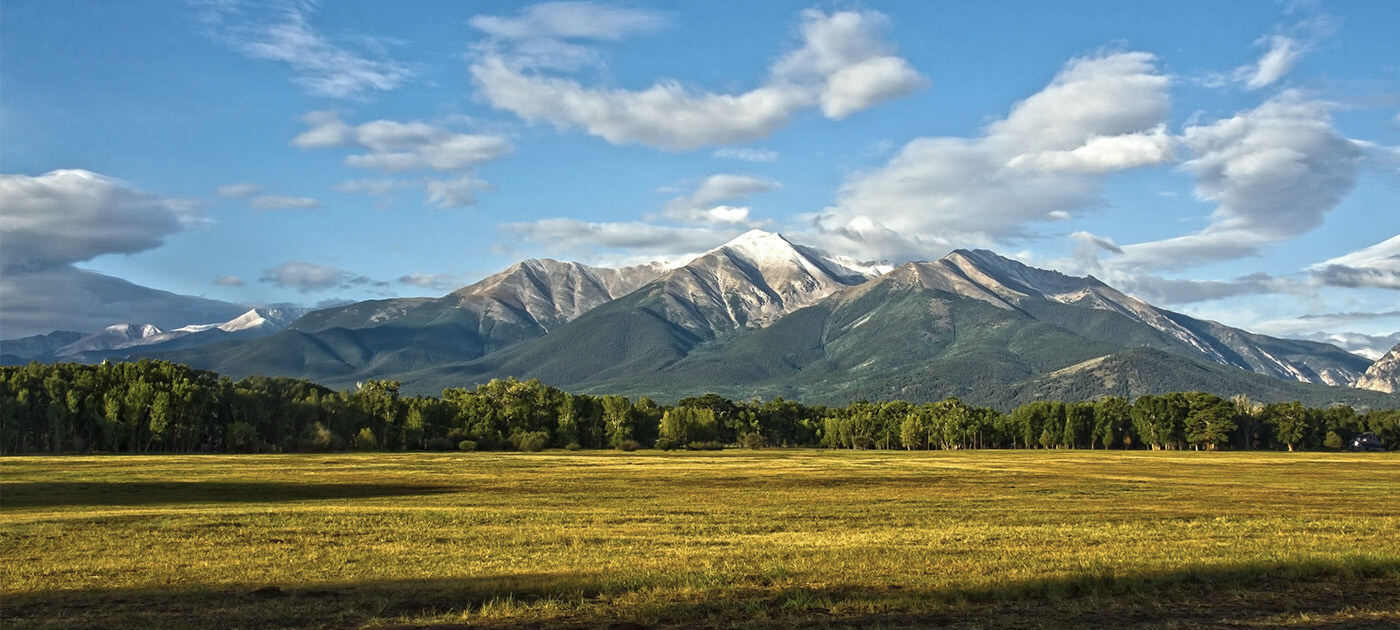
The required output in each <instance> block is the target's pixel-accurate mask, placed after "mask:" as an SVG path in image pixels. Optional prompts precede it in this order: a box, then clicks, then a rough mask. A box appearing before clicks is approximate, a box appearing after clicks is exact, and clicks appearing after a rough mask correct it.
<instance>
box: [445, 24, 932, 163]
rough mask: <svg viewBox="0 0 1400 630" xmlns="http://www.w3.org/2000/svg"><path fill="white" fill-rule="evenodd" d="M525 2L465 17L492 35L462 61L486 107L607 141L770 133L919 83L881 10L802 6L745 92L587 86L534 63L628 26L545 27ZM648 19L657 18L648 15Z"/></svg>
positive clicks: (550, 63)
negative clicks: (776, 53) (772, 58)
mask: <svg viewBox="0 0 1400 630" xmlns="http://www.w3.org/2000/svg"><path fill="white" fill-rule="evenodd" d="M571 6H574V7H578V6H581V5H571ZM587 6H589V7H592V8H593V9H596V8H597V6H596V5H587ZM533 10H535V9H530V10H527V15H526V16H525V17H522V18H519V19H517V20H514V21H512V20H509V19H506V20H504V21H502V19H500V18H478V19H477V20H474V21H473V24H474V25H476V26H477V27H478V28H481V29H482V30H484V31H485V32H487V34H488V35H490V37H489V38H488V39H487V41H485V42H483V43H482V44H481V45H479V46H478V47H477V58H476V59H475V61H473V63H472V64H471V66H470V72H471V75H472V78H473V81H474V82H475V84H476V86H477V88H478V89H479V90H480V92H481V94H482V95H483V96H484V97H485V98H486V100H487V102H489V103H490V104H491V105H492V106H493V107H496V108H498V109H502V110H506V111H509V112H512V113H514V114H515V115H517V116H519V117H521V118H523V119H525V120H527V121H531V122H546V123H550V124H552V125H554V126H556V127H558V128H560V129H566V128H573V127H577V128H581V129H583V130H584V131H585V132H587V133H589V134H591V135H594V136H598V137H601V138H603V139H605V140H607V141H608V142H611V143H613V144H643V145H647V146H651V147H655V148H660V149H666V150H673V151H686V150H692V149H696V148H699V147H702V146H707V145H724V144H737V143H741V142H746V141H749V140H753V139H757V138H762V137H766V136H768V135H770V134H772V133H773V132H774V131H776V130H777V129H778V128H780V127H782V126H784V125H786V124H787V123H788V122H789V121H790V120H791V119H792V118H793V117H794V116H795V115H796V114H797V113H798V112H800V111H802V110H805V109H809V108H812V107H818V108H820V109H821V111H822V113H823V114H825V115H826V116H827V117H828V118H833V119H840V118H844V117H846V116H849V115H851V114H853V113H855V112H858V111H861V110H864V109H867V108H869V107H873V106H874V105H877V104H879V103H881V102H884V101H886V100H889V99H893V98H897V97H900V96H904V95H906V94H909V93H910V92H913V91H915V90H917V89H919V88H922V87H923V86H925V85H926V84H927V81H926V79H924V78H923V76H922V75H920V74H919V73H918V72H917V71H915V70H914V68H913V67H912V66H911V65H909V63H908V62H907V61H905V60H904V59H902V58H900V57H897V56H895V55H894V54H893V46H891V45H890V44H889V43H887V42H886V41H884V39H883V37H882V33H883V31H884V30H885V29H886V28H887V26H888V21H887V19H886V18H885V17H884V16H883V15H881V14H879V13H876V12H873V11H862V12H855V11H844V12H838V13H834V14H830V15H828V14H825V13H822V12H819V11H815V10H808V11H804V12H803V14H802V24H801V27H800V33H801V37H802V45H801V46H800V47H798V48H797V49H796V50H793V51H791V52H789V53H787V54H786V55H784V56H783V57H782V58H780V59H779V60H778V61H777V62H776V63H775V64H774V65H773V66H772V67H771V68H770V71H769V76H768V79H767V81H766V82H765V83H764V84H763V85H760V86H759V87H757V88H754V89H752V90H750V91H748V92H743V93H739V94H721V93H714V92H705V91H695V90H691V89H689V88H687V87H685V86H683V85H682V84H681V83H680V82H679V81H676V80H673V79H664V80H661V81H658V82H656V83H654V84H653V85H651V86H650V87H648V88H646V89H642V90H626V89H610V88H599V87H586V86H584V85H583V84H581V83H579V82H578V81H575V80H573V79H570V78H564V77H560V76H553V75H548V74H543V73H541V72H540V70H542V69H547V68H554V69H567V68H568V67H570V64H569V63H559V62H558V61H557V59H556V58H558V57H564V58H567V59H568V60H569V61H571V62H573V64H574V65H576V64H577V63H578V61H579V59H580V57H581V56H586V54H587V49H580V47H579V46H577V45H575V44H572V43H569V42H568V41H567V40H570V39H604V38H603V37H601V36H599V35H598V33H599V32H603V31H606V32H607V33H615V34H616V37H614V38H620V37H622V35H624V34H626V33H627V32H635V30H636V29H630V30H629V29H621V28H617V26H616V24H615V23H614V24H613V28H612V29H611V30H607V29H601V28H595V27H593V26H589V27H587V28H584V29H583V30H581V31H579V32H570V31H566V30H564V29H558V28H554V29H551V28H545V27H541V26H539V24H538V23H537V22H538V20H533V19H530V18H529V16H528V14H529V12H530V11H533ZM590 10H592V9H590ZM639 15H641V14H639ZM483 24H485V25H486V27H485V28H483ZM649 24H652V25H655V23H654V21H653V22H649ZM503 25H510V27H509V28H506V26H503ZM524 25H530V26H529V27H528V28H527V27H526V26H524ZM525 31H528V32H530V33H531V34H532V37H531V38H530V39H529V41H531V42H534V45H533V46H532V47H529V48H525V49H522V48H521V47H520V46H518V45H516V44H517V42H515V41H503V40H517V39H521V37H519V36H518V35H517V34H518V33H519V32H525ZM503 33H504V35H503ZM540 41H547V42H553V44H554V45H553V48H552V50H555V51H558V50H570V51H572V53H570V54H563V55H559V54H556V55H554V56H553V57H551V56H549V55H541V54H539V53H538V50H539V49H540V48H541V46H540V44H539V42H540ZM546 48H549V47H546ZM542 59H543V61H542Z"/></svg>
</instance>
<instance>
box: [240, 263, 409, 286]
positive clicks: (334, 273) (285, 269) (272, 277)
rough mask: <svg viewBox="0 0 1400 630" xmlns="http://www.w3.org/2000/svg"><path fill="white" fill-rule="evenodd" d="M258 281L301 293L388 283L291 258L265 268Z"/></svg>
mask: <svg viewBox="0 0 1400 630" xmlns="http://www.w3.org/2000/svg"><path fill="white" fill-rule="evenodd" d="M258 282H263V283H267V284H271V285H273V286H278V287H282V288H284V289H295V290H296V291H298V292H301V293H311V292H313V291H325V290H327V289H335V288H341V289H349V288H352V287H357V286H365V285H369V286H376V287H383V286H386V285H387V284H388V283H387V282H382V281H375V280H372V279H370V278H369V277H367V276H357V275H355V274H353V273H351V272H349V271H346V270H344V269H337V268H335V267H330V266H327V265H318V264H315V263H309V262H305V261H300V260H291V261H287V262H284V263H282V264H280V265H277V266H276V267H271V268H268V269H264V270H263V271H262V276H261V277H259V278H258Z"/></svg>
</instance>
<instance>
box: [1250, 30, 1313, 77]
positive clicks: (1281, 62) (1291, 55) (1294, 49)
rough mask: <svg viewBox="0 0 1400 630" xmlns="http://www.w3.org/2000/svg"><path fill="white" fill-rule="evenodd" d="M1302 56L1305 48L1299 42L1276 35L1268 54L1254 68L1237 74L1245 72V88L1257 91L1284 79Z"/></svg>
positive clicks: (1272, 38) (1270, 44) (1270, 43)
mask: <svg viewBox="0 0 1400 630" xmlns="http://www.w3.org/2000/svg"><path fill="white" fill-rule="evenodd" d="M1302 54H1303V48H1302V46H1301V45H1300V44H1299V43H1298V41H1297V40H1294V39H1293V38H1291V37H1288V36H1285V35H1274V36H1272V37H1270V38H1269V50H1268V52H1265V53H1264V56H1263V57H1260V58H1259V61H1258V62H1257V63H1255V64H1254V65H1253V66H1245V67H1244V68H1240V69H1239V70H1237V71H1236V73H1237V74H1238V73H1240V72H1241V71H1243V73H1242V76H1241V78H1242V79H1243V81H1244V84H1245V86H1246V87H1248V88H1249V89H1251V90H1257V89H1259V88H1262V87H1267V86H1269V85H1271V84H1273V83H1274V82H1275V81H1278V80H1279V79H1282V78H1283V76H1284V75H1286V74H1288V72H1289V71H1291V70H1292V69H1293V64H1295V63H1297V62H1298V58H1299V57H1301V56H1302Z"/></svg>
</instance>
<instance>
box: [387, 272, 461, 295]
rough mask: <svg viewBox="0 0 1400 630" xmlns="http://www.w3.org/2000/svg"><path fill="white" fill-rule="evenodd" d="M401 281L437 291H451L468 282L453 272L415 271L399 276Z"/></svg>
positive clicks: (401, 282)
mask: <svg viewBox="0 0 1400 630" xmlns="http://www.w3.org/2000/svg"><path fill="white" fill-rule="evenodd" d="M399 283H400V284H406V285H409V286H415V287H422V288H424V289H433V290H435V291H451V290H453V289H457V288H460V287H462V286H463V285H465V284H466V280H464V279H463V278H462V277H461V276H458V275H457V274H451V273H420V272H414V273H410V274H407V275H404V276H399Z"/></svg>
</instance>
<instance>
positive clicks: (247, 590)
mask: <svg viewBox="0 0 1400 630" xmlns="http://www.w3.org/2000/svg"><path fill="white" fill-rule="evenodd" d="M1398 532H1400V456H1397V455H1395V454H1389V453H1376V454H1353V453H1322V452H1307V453H1304V452H1300V453H1282V452H1253V453H1245V452H1212V453H1205V452H1151V451H1087V450H1040V451H1002V450H984V451H923V452H904V451H827V450H815V449H813V450H807V449H792V450H785V449H770V450H762V451H739V450H727V451H721V452H669V453H664V452H659V451H638V452H632V453H623V452H615V451H608V452H543V453H481V452H477V453H403V454H390V453H355V454H343V453H334V454H295V455H283V454H279V455H159V456H139V455H108V456H52V457H48V456H46V457H6V458H3V459H0V558H3V563H2V564H0V621H3V624H4V626H5V627H7V628H69V627H113V628H118V627H120V628H130V627H161V628H176V629H178V628H278V627H285V628H366V627H367V628H380V629H387V628H399V629H402V628H417V627H427V628H443V629H445V628H459V627H478V626H483V627H505V628H592V627H604V628H606V627H612V628H638V627H695V626H705V627H714V628H728V627H737V628H745V627H779V628H828V627H830V628H842V627H859V628H881V627H888V628H897V627H929V626H948V627H970V628H975V627H987V628H993V627H1027V628H1031V627H1066V626H1080V627H1093V626H1097V627H1115V626H1142V627H1162V628H1195V627H1221V626H1234V627H1276V626H1283V627H1305V628H1321V627H1367V626H1374V627H1394V626H1395V625H1397V624H1400V536H1397V533H1398Z"/></svg>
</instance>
